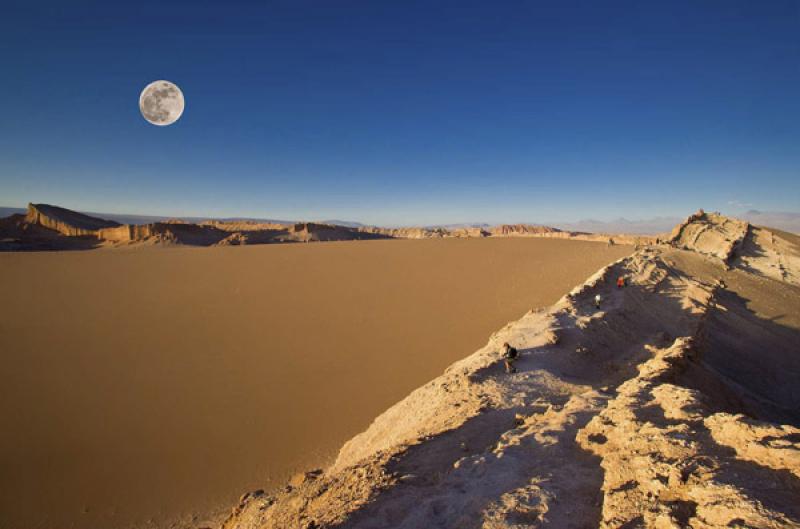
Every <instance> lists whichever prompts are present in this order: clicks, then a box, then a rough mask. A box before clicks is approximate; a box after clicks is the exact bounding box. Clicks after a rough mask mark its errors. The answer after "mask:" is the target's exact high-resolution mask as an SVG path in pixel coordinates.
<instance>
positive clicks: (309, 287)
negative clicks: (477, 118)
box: [0, 217, 632, 529]
mask: <svg viewBox="0 0 800 529" xmlns="http://www.w3.org/2000/svg"><path fill="white" fill-rule="evenodd" d="M50 220H51V219H45V220H44V222H46V223H47V222H50ZM66 220H67V221H71V223H70V222H62V223H61V224H58V222H56V221H53V222H50V226H49V227H48V226H43V225H41V224H37V223H33V222H27V223H26V222H23V221H20V220H19V219H17V220H15V221H14V222H13V226H15V228H14V229H17V230H18V231H17V232H14V233H13V234H12V235H13V236H14V237H17V239H14V240H16V241H20V240H22V241H27V240H28V239H26V237H28V236H29V235H30V233H33V234H34V237H33V239H34V242H36V244H38V246H37V245H34V246H33V247H29V248H28V249H53V248H54V247H55V248H76V247H77V248H94V247H95V246H96V240H95V237H93V236H92V234H91V230H94V229H97V228H98V226H104V227H102V229H117V228H114V227H113V226H110V227H109V226H107V225H103V224H102V223H98V221H96V220H88V221H87V219H84V218H82V217H72V218H67V219H66ZM59 222H60V221H59ZM57 229H61V230H63V231H66V232H69V231H70V230H74V229H85V230H89V231H90V233H89V234H88V237H87V234H86V232H78V231H75V232H74V233H73V234H72V235H65V234H62V233H61V232H57V231H56V230H57ZM26 233H28V235H26ZM181 233H183V232H181ZM245 238H246V237H245ZM76 240H77V246H76V244H75V243H74V241H76ZM54 241H55V242H54ZM15 244H16V243H15ZM631 251H632V247H630V246H609V245H608V244H607V243H605V242H602V243H598V242H584V241H576V240H561V239H557V238H519V237H514V238H467V239H460V238H448V239H432V240H371V241H370V240H367V241H357V242H324V243H313V244H286V245H259V246H238V247H212V248H192V247H186V246H172V245H162V244H155V245H144V246H140V247H137V246H127V245H126V246H123V247H121V248H113V249H108V248H101V249H96V250H92V251H71V252H8V253H0V291H2V292H3V302H2V304H0V354H2V358H0V361H2V366H3V367H2V370H0V372H1V373H2V384H1V385H0V417H2V422H3V432H4V433H3V435H2V436H0V469H1V470H0V527H2V528H8V529H19V528H55V527H58V528H70V527H75V528H89V529H99V528H109V527H115V528H116V527H119V528H124V527H158V528H163V527H171V526H179V527H200V526H204V525H212V522H214V521H215V520H217V518H216V517H217V516H218V515H219V514H220V513H222V514H224V515H227V514H228V513H229V512H230V507H231V505H234V504H236V503H237V498H239V496H240V495H241V494H242V493H243V492H245V491H250V490H256V489H266V490H273V489H276V487H278V486H279V485H282V484H284V483H285V482H286V480H287V479H288V478H289V477H290V476H291V475H292V474H294V473H295V472H298V471H301V470H308V469H313V468H318V467H324V466H327V465H328V464H330V463H332V462H333V461H334V458H335V456H336V454H337V451H338V450H339V448H340V447H341V445H342V444H343V443H344V442H345V441H347V440H348V439H349V438H351V437H353V436H354V435H356V434H358V433H359V432H361V431H363V430H365V429H366V428H367V427H369V425H370V423H371V421H372V420H373V419H374V418H375V417H376V416H378V415H379V414H380V413H381V412H383V411H384V410H386V409H387V408H389V407H390V406H392V405H393V404H395V403H396V402H398V401H400V400H401V399H402V398H403V397H405V396H406V395H407V394H408V393H409V392H411V391H412V390H413V389H414V388H416V387H418V386H420V385H422V384H424V383H426V382H428V381H429V380H432V379H434V378H436V377H438V376H439V375H441V374H442V372H443V371H444V369H445V368H446V367H447V366H448V365H450V364H452V363H453V362H455V361H456V360H458V359H460V358H463V357H465V356H467V355H468V354H469V353H470V352H471V351H473V350H475V349H477V348H478V347H480V346H481V344H483V343H484V342H485V340H486V337H487V336H488V335H490V334H491V333H492V332H493V331H494V330H496V329H497V328H499V327H501V326H502V325H504V324H505V323H506V322H508V321H509V320H514V319H516V318H518V317H519V316H520V315H522V314H524V313H526V312H527V311H529V310H530V309H532V308H541V307H546V306H548V305H551V304H552V303H554V302H555V301H556V300H558V299H559V298H560V297H561V296H562V295H564V294H565V293H566V292H568V291H569V290H570V289H571V288H572V287H573V286H574V285H575V284H578V283H580V282H581V281H583V280H584V279H585V278H586V277H587V276H588V275H590V274H591V273H592V272H594V271H595V270H597V269H598V268H600V267H602V266H604V265H606V264H608V263H610V262H612V261H614V260H616V259H618V258H620V257H622V256H625V255H627V254H629V253H631ZM470 406H471V404H470V405H469V406H465V408H464V409H465V410H467V409H471V407H470ZM415 415H416V412H410V415H409V419H410V418H411V417H413V416H415ZM420 417H424V415H420ZM432 426H435V424H432ZM365 483H366V482H365ZM231 523H234V522H231ZM237 523H238V522H237ZM289 526H294V525H287V527H289Z"/></svg>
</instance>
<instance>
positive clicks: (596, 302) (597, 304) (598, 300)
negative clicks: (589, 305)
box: [594, 294, 601, 309]
mask: <svg viewBox="0 0 800 529" xmlns="http://www.w3.org/2000/svg"><path fill="white" fill-rule="evenodd" d="M600 299H601V298H600V294H597V295H596V296H595V297H594V306H595V307H597V308H598V309H599V308H600Z"/></svg>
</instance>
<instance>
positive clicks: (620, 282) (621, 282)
mask: <svg viewBox="0 0 800 529" xmlns="http://www.w3.org/2000/svg"><path fill="white" fill-rule="evenodd" d="M624 286H625V276H619V277H618V278H617V288H622V287H624Z"/></svg>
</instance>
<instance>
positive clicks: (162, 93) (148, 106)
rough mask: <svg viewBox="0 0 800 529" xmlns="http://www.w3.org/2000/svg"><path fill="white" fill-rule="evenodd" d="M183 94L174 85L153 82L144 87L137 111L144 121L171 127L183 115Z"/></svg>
mask: <svg viewBox="0 0 800 529" xmlns="http://www.w3.org/2000/svg"><path fill="white" fill-rule="evenodd" d="M184 104H185V103H184V99H183V92H181V89H180V88H178V86H177V85H176V84H175V83H171V82H169V81H164V80H160V81H153V82H152V83H150V84H149V85H147V86H145V87H144V90H142V93H141V95H140V96H139V110H141V112H142V116H143V117H144V119H146V120H147V121H149V122H150V123H152V124H153V125H158V126H161V127H163V126H166V125H172V124H173V123H175V122H176V121H178V119H179V118H180V117H181V115H182V114H183V109H184Z"/></svg>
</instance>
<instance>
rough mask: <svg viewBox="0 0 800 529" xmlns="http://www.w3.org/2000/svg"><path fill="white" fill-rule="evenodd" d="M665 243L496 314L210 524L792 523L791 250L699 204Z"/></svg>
mask: <svg viewBox="0 0 800 529" xmlns="http://www.w3.org/2000/svg"><path fill="white" fill-rule="evenodd" d="M665 242H666V244H659V245H651V246H648V247H645V248H642V249H639V250H637V251H635V252H634V253H633V254H632V255H631V256H629V257H627V258H624V259H621V260H620V261H617V262H615V263H613V264H611V265H609V266H608V267H605V268H603V269H602V270H600V271H599V272H598V273H597V274H595V275H594V276H592V277H591V278H589V280H587V281H586V282H585V283H584V284H582V285H580V286H578V287H576V288H575V289H574V290H573V291H572V292H571V293H569V294H568V295H567V296H565V297H564V298H562V299H561V300H560V301H559V302H558V303H556V304H555V305H554V306H552V307H550V308H549V309H545V310H538V311H531V312H529V313H528V314H526V315H524V316H523V317H522V318H520V319H519V320H517V321H515V322H511V323H509V324H508V325H507V326H506V327H504V328H503V329H501V330H500V331H498V332H497V333H495V334H494V335H493V336H492V337H491V338H490V340H489V342H488V343H487V345H486V346H485V347H483V348H482V349H480V350H478V351H477V352H475V353H474V354H472V355H470V356H468V357H466V358H465V359H463V360H461V361H459V362H457V363H455V364H453V365H452V366H451V367H450V368H448V369H447V370H446V372H445V373H444V374H442V375H441V376H440V377H438V378H436V379H435V380H433V381H431V382H429V383H428V384H426V385H424V386H422V387H421V388H419V389H417V390H416V391H414V392H413V393H411V394H410V395H409V396H408V397H407V398H405V399H404V400H402V401H401V402H399V403H397V404H396V405H395V406H393V407H391V408H390V409H388V410H387V411H386V412H384V413H383V414H381V415H380V416H379V417H377V418H376V419H375V421H374V422H373V423H372V425H371V426H370V427H369V428H368V429H367V430H366V431H364V432H363V433H361V434H359V435H357V436H356V437H354V438H353V439H351V440H350V441H349V442H347V443H346V444H345V445H344V446H343V447H342V449H341V451H340V453H339V455H338V458H337V459H336V461H335V462H334V463H333V464H332V465H331V466H330V467H329V468H326V469H324V470H317V471H313V472H309V473H305V474H301V475H298V476H296V477H295V478H294V479H293V480H292V482H291V483H289V484H287V486H286V487H285V488H283V489H281V490H279V491H274V492H272V493H269V494H267V493H265V492H264V491H255V492H252V493H248V494H246V495H245V496H243V497H242V499H241V502H240V504H239V505H237V506H236V507H235V508H234V510H233V512H232V513H231V515H230V516H229V517H228V518H227V520H225V521H224V523H223V527H224V528H225V529H233V528H239V529H245V528H248V529H250V528H252V529H255V528H260V529H268V528H282V529H283V528H295V527H296V528H322V527H326V528H334V527H335V528H383V527H396V528H418V527H448V528H449V527H454V528H456V527H457V528H473V527H474V528H479V527H480V528H492V529H499V528H521V527H554V528H569V527H575V528H579V527H581V528H582V527H600V528H622V527H624V528H639V527H642V528H644V527H647V528H651V527H652V528H679V527H695V528H711V527H714V528H722V527H725V528H731V527H741V528H745V527H747V528H755V527H759V528H762V527H763V528H779V527H780V528H789V527H800V502H798V501H797V499H798V498H800V428H798V427H799V426H800V393H798V392H797V391H796V390H795V389H793V388H796V387H797V385H798V382H799V381H800V350H798V344H800V288H798V284H797V282H796V281H795V280H794V278H796V277H798V271H799V270H800V269H799V268H798V266H797V262H798V261H797V257H798V256H800V247H798V246H797V244H796V242H795V241H792V240H790V239H786V238H784V237H782V236H781V235H780V234H779V233H773V232H771V231H769V230H765V229H764V230H763V232H761V231H758V230H754V229H753V228H752V227H750V226H748V225H744V226H743V225H742V224H739V223H737V221H733V220H732V219H727V218H724V217H721V216H718V215H713V214H705V213H703V212H698V214H696V215H694V216H692V217H690V218H689V219H688V220H687V221H686V222H685V223H683V224H682V225H680V226H679V227H678V228H676V231H675V232H674V233H673V235H672V236H671V237H670V238H669V240H667V241H665ZM765 243H769V248H766V247H765V246H764V244H765ZM776 263H780V264H776ZM773 265H775V266H773ZM774 270H779V271H780V272H779V273H778V272H774ZM781 270H782V271H781ZM619 277H624V278H625V279H626V280H627V284H626V286H624V287H623V288H618V287H617V286H616V280H617V278H619ZM596 295H600V296H601V300H602V301H601V304H600V307H599V308H598V307H596V306H595V304H594V299H595V296H596ZM775 300H780V303H779V305H778V306H776V305H775V304H774V301H775ZM504 342H509V343H511V344H512V345H514V346H515V347H516V348H517V349H519V350H520V352H521V358H520V359H519V360H518V362H517V368H518V371H517V372H516V373H514V374H506V373H505V372H504V370H503V367H502V359H501V357H500V354H499V352H498V351H499V349H500V345H501V344H502V343H504ZM253 457H254V458H257V457H259V454H253Z"/></svg>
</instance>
